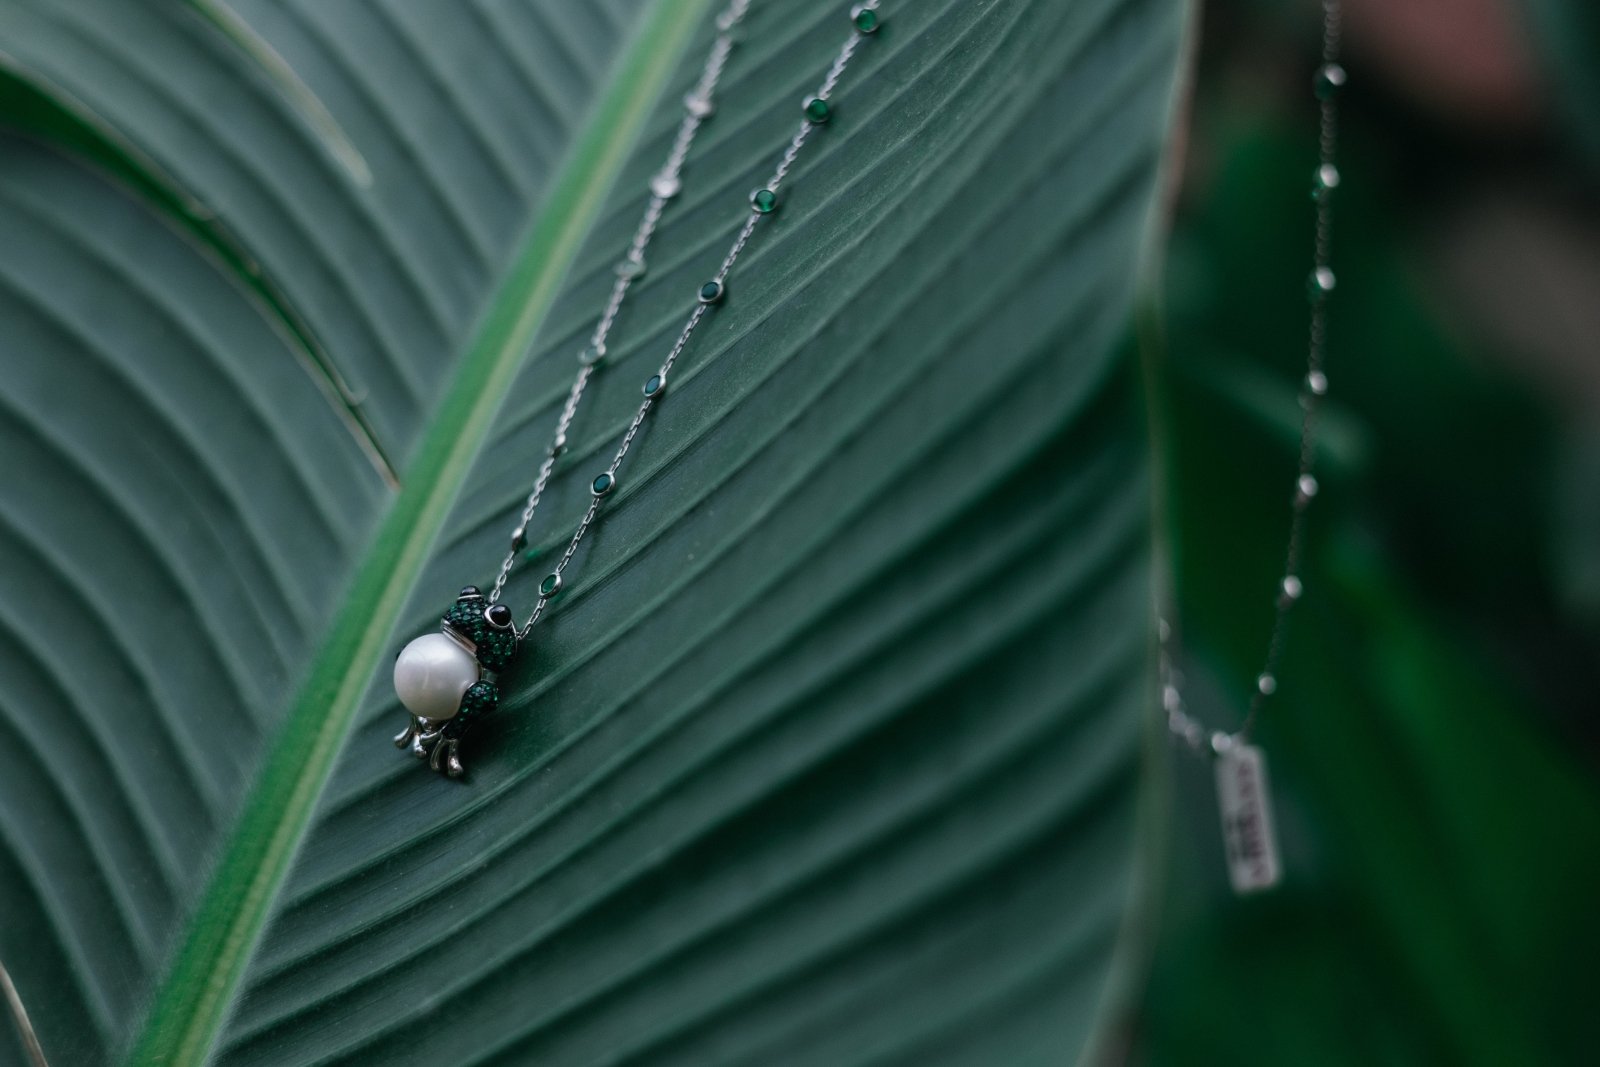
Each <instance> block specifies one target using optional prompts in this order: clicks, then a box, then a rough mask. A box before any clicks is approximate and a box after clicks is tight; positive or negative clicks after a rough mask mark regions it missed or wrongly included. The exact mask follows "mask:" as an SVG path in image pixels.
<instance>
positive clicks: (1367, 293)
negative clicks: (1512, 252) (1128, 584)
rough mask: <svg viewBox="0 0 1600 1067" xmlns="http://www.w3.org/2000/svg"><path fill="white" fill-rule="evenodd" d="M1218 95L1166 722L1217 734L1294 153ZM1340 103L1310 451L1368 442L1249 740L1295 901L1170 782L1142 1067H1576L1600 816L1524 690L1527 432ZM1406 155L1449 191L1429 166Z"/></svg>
mask: <svg viewBox="0 0 1600 1067" xmlns="http://www.w3.org/2000/svg"><path fill="white" fill-rule="evenodd" d="M1232 103H1233V104H1234V107H1233V108H1232V109H1223V110H1227V115H1228V117H1227V120H1226V121H1218V122H1217V123H1216V125H1214V126H1212V127H1211V128H1210V129H1209V130H1208V133H1209V134H1210V135H1211V136H1212V137H1213V140H1211V141H1209V142H1207V143H1206V144H1205V146H1204V148H1203V149H1202V151H1207V152H1209V153H1212V154H1213V158H1212V159H1211V160H1210V162H1211V164H1212V165H1211V169H1210V171H1209V174H1208V177H1209V178H1210V180H1211V181H1212V182H1214V183H1215V184H1214V185H1213V186H1209V187H1202V188H1200V189H1199V190H1197V191H1196V192H1195V194H1194V196H1195V204H1196V207H1195V210H1194V213H1193V214H1191V215H1190V216H1188V217H1187V218H1186V219H1185V220H1183V222H1182V223H1180V225H1179V227H1178V234H1177V236H1176V238H1175V241H1176V243H1177V247H1178V248H1179V250H1180V251H1179V254H1178V255H1177V256H1175V263H1177V264H1180V268H1179V269H1178V270H1177V271H1175V272H1174V275H1173V284H1174V285H1176V286H1180V287H1182V288H1186V289H1187V290H1188V291H1187V292H1180V293H1178V294H1176V295H1175V297H1174V299H1173V308H1174V313H1173V317H1172V321H1171V322H1169V324H1168V328H1167V335H1168V336H1169V337H1170V338H1172V339H1173V341H1172V348H1173V351H1172V354H1171V365H1170V367H1168V368H1167V378H1168V382H1167V384H1168V391H1167V392H1166V394H1165V403H1166V404H1167V405H1168V407H1169V408H1170V410H1171V411H1172V412H1173V413H1174V420H1173V421H1174V426H1175V433H1174V435H1173V438H1172V447H1171V459H1172V465H1173V470H1174V475H1175V476H1174V482H1173V491H1174V501H1175V511H1174V515H1173V519H1172V526H1173V529H1174V530H1175V531H1176V532H1177V533H1179V534H1181V541H1180V543H1179V545H1178V549H1179V560H1180V564H1181V567H1180V573H1179V590H1180V598H1181V609H1182V615H1183V618H1184V620H1185V622H1186V628H1185V633H1186V635H1187V637H1188V639H1189V641H1190V645H1191V650H1192V652H1193V657H1194V660H1195V662H1194V663H1192V664H1191V665H1190V673H1191V675H1193V676H1194V677H1195V678H1196V679H1197V680H1198V684H1197V685H1196V686H1195V690H1196V691H1195V694H1194V696H1193V697H1192V700H1191V702H1192V703H1193V704H1195V705H1196V707H1197V708H1198V709H1199V711H1200V713H1201V716H1202V718H1203V719H1204V720H1205V721H1207V722H1208V723H1210V724H1213V725H1215V726H1218V727H1223V728H1226V727H1228V726H1231V725H1232V724H1235V723H1237V722H1239V721H1240V719H1241V718H1242V708H1243V705H1244V700H1245V695H1246V694H1247V693H1248V691H1249V688H1250V686H1251V685H1252V684H1253V679H1254V677H1255V674H1256V672H1257V671H1258V670H1259V669H1260V658H1261V655H1262V653H1263V648H1264V642H1265V640H1266V635H1267V633H1268V627H1269V625H1270V621H1271V596H1270V594H1271V591H1272V589H1273V588H1274V585H1275V583H1276V582H1277V581H1278V579H1279V578H1280V577H1281V569H1282V565H1283V556H1282V552H1283V537H1284V533H1285V531H1286V530H1287V524H1288V518H1289V496H1290V492H1291V488H1292V481H1291V479H1292V476H1293V473H1294V462H1295V455H1294V442H1293V437H1292V435H1291V434H1286V433H1284V425H1285V424H1292V421H1293V419H1294V418H1295V400H1294V393H1295V388H1296V383H1297V382H1298V380H1299V377H1300V375H1301V374H1302V373H1303V368H1304V362H1303V361H1304V347H1303V346H1304V331H1305V321H1306V309H1305V302H1304V298H1303V296H1302V295H1301V288H1300V283H1301V279H1302V278H1303V277H1304V270H1305V257H1306V249H1308V248H1309V247H1310V232H1309V226H1310V216H1311V212H1310V202H1309V201H1308V199H1307V198H1306V196H1305V186H1306V182H1305V176H1306V174H1307V161H1308V160H1311V159H1314V158H1315V150H1314V145H1313V144H1312V143H1311V142H1310V140H1309V133H1305V134H1301V133H1297V132H1291V131H1296V130H1299V129H1300V127H1299V125H1297V119H1298V116H1294V115H1290V116H1287V117H1285V116H1282V115H1278V114H1275V113H1270V112H1265V111H1263V110H1261V109H1260V108H1259V107H1257V106H1254V105H1252V104H1246V103H1244V102H1242V101H1240V100H1234V101H1232ZM1352 104H1353V106H1354V109H1355V114H1356V118H1354V119H1350V116H1349V113H1347V115H1346V118H1347V119H1349V121H1347V123H1346V128H1347V130H1348V131H1350V132H1348V133H1347V134H1346V136H1345V138H1344V144H1345V146H1346V150H1345V162H1344V163H1342V164H1341V170H1342V172H1343V174H1344V176H1345V181H1344V182H1343V183H1342V185H1341V188H1340V191H1339V194H1338V197H1339V199H1338V201H1337V206H1338V216H1337V220H1336V225H1335V248H1336V250H1337V251H1336V255H1335V264H1336V267H1337V269H1338V272H1339V289H1338V294H1337V298H1336V299H1335V301H1334V304H1333V314H1332V318H1331V322H1330V337H1331V345H1332V348H1331V351H1330V355H1329V361H1328V374H1329V378H1330V381H1331V383H1332V387H1331V390H1330V394H1329V396H1330V401H1331V403H1332V413H1333V414H1334V415H1335V416H1336V418H1335V422H1334V424H1333V425H1334V428H1335V429H1336V430H1338V431H1340V435H1341V436H1349V437H1350V438H1351V439H1353V440H1357V441H1361V442H1364V444H1365V447H1363V448H1361V449H1359V450H1358V455H1359V457H1360V458H1359V461H1358V462H1355V463H1350V462H1343V461H1341V459H1340V457H1341V452H1340V448H1339V447H1338V446H1337V443H1336V442H1333V444H1334V445H1335V447H1333V448H1332V449H1330V450H1329V451H1328V452H1326V453H1324V456H1325V457H1327V458H1332V459H1334V460H1335V462H1334V463H1333V464H1331V465H1326V466H1324V467H1323V468H1322V470H1321V473H1322V474H1324V475H1326V477H1325V478H1324V492H1323V493H1322V494H1321V495H1320V496H1319V498H1318V504H1317V507H1316V509H1315V510H1314V511H1313V513H1312V514H1313V517H1312V521H1311V526H1310V555H1309V557H1308V561H1307V564H1306V566H1305V568H1304V569H1303V576H1304V579H1305V585H1306V589H1307V595H1306V600H1305V601H1304V603H1303V604H1302V605H1301V607H1300V608H1298V609H1297V611H1296V614H1295V617H1294V619H1293V623H1292V627H1291V631H1290V639H1289V645H1288V656H1287V659H1286V662H1285V663H1284V664H1283V667H1282V669H1281V670H1280V671H1279V682H1280V684H1279V690H1278V694H1277V696H1276V697H1275V698H1274V701H1273V703H1272V705H1271V706H1270V709H1269V713H1268V714H1267V716H1266V717H1265V719H1264V720H1263V722H1262V727H1261V735H1260V737H1261V741H1262V743H1263V745H1264V747H1265V748H1266V750H1267V752H1268V753H1269V754H1270V757H1271V760H1272V776H1273V777H1272V780H1273V785H1274V790H1275V794H1276V796H1277V799H1278V805H1279V816H1280V818H1279V821H1280V826H1281V831H1282V836H1283V844H1284V848H1285V851H1286V854H1287V860H1286V867H1287V870H1288V872H1289V873H1288V879H1287V881H1286V883H1285V885H1284V886H1283V887H1282V888H1281V890H1280V891H1278V892H1276V893H1274V894H1273V895H1271V896H1269V897H1266V898H1258V899H1253V900H1249V901H1236V900H1232V899H1230V898H1228V897H1227V896H1226V888H1225V880H1224V874H1223V871H1222V867H1221V860H1220V856H1221V842H1220V835H1219V834H1218V831H1217V829H1216V825H1215V822H1216V815H1215V801H1214V799H1213V797H1212V791H1211V785H1210V782H1209V780H1208V777H1209V775H1208V769H1207V768H1205V767H1203V766H1198V767H1188V766H1182V765H1180V786H1179V789H1178V791H1177V805H1176V806H1177V809H1178V810H1177V811H1176V812H1175V813H1174V814H1175V816H1176V817H1177V818H1179V819H1180V820H1182V821H1181V823H1180V827H1179V831H1178V833H1177V834H1176V835H1175V837H1176V839H1177V840H1178V841H1179V842H1180V847H1179V850H1178V858H1177V863H1176V867H1177V869H1176V870H1175V871H1174V873H1173V876H1172V878H1171V888H1170V890H1169V894H1168V895H1169V900H1168V902H1167V908H1168V911H1167V917H1166V919H1165V921H1164V923H1163V937H1164V939H1165V940H1164V941H1163V945H1162V951H1161V953H1160V955H1159V956H1158V959H1157V963H1156V967H1155V972H1154V977H1153V982H1152V988H1151V993H1150V997H1149V1000H1148V1003H1147V1005H1146V1010H1145V1014H1144V1016H1143V1018H1142V1021H1141V1035H1142V1039H1141V1045H1140V1049H1139V1056H1140V1057H1141V1058H1143V1059H1146V1060H1149V1061H1151V1062H1157V1063H1170V1062H1230V1063H1240V1064H1250V1063H1259V1064H1279V1063H1286V1062H1293V1063H1297V1064H1299V1063H1330V1064H1332V1063H1350V1062H1362V1063H1366V1062H1374V1063H1416V1062H1451V1063H1485V1064H1498V1063H1538V1062H1551V1061H1554V1060H1565V1061H1570V1062H1581V1060H1582V1058H1583V1056H1584V1055H1585V1054H1586V1050H1587V1043H1588V1039H1587V1034H1586V1031H1585V1029H1584V1022H1583V1021H1584V1020H1585V1019H1587V999H1586V997H1587V993H1586V982H1585V979H1584V978H1583V969H1584V968H1585V967H1587V966H1588V963H1587V961H1589V960H1591V959H1592V957H1593V954H1594V952H1595V950H1596V948H1597V947H1600V924H1596V923H1595V922H1594V921H1593V920H1592V918H1591V917H1590V916H1589V909H1588V907H1587V905H1586V904H1584V903H1583V901H1582V894H1583V893H1584V892H1585V891H1586V890H1587V887H1589V886H1592V885H1593V884H1594V883H1595V882H1596V880H1597V878H1600V790H1597V788H1596V786H1595V783H1594V781H1593V777H1592V769H1590V768H1588V767H1585V766H1584V765H1583V763H1582V762H1581V760H1582V758H1583V757H1582V755H1581V753H1579V752H1576V751H1574V750H1573V749H1572V747H1571V746H1570V745H1568V744H1566V743H1565V740H1564V738H1563V737H1562V736H1561V735H1560V734H1559V733H1558V732H1557V731H1558V729H1560V728H1562V727H1563V726H1564V720H1563V716H1562V715H1561V709H1560V706H1559V705H1555V706H1550V704H1549V700H1548V697H1547V694H1549V693H1552V692H1554V693H1560V692H1562V691H1563V689H1564V687H1565V686H1566V685H1569V684H1571V683H1572V682H1573V681H1574V677H1573V676H1574V674H1577V673H1581V671H1582V669H1583V668H1581V667H1580V668H1576V669H1575V665H1574V663H1573V662H1572V660H1571V658H1570V657H1568V658H1566V659H1565V666H1564V667H1563V668H1562V669H1561V671H1557V672H1550V673H1551V674H1557V675H1561V676H1560V677H1555V678H1552V677H1550V676H1549V675H1547V674H1546V673H1545V672H1541V671H1537V670H1533V669H1531V668H1530V665H1537V664H1539V663H1541V662H1543V661H1542V660H1541V659H1540V657H1541V656H1545V657H1548V658H1549V659H1550V660H1552V661H1558V662H1559V661H1562V660H1563V657H1562V656H1561V654H1560V650H1562V649H1564V648H1568V647H1570V642H1571V641H1572V637H1571V635H1570V634H1569V633H1568V632H1567V631H1566V630H1564V629H1563V628H1562V627H1561V625H1560V623H1559V621H1558V620H1559V613H1558V612H1556V611H1555V610H1554V608H1553V596H1552V591H1551V588H1550V584H1549V582H1548V580H1547V578H1546V574H1547V573H1548V572H1547V570H1546V560H1545V554H1546V553H1547V551H1548V547H1547V546H1548V533H1547V531H1546V529H1545V528H1544V521H1545V520H1544V516H1545V515H1547V513H1548V511H1547V508H1546V506H1545V501H1544V493H1545V483H1544V482H1543V481H1542V475H1543V473H1544V472H1546V471H1548V469H1549V457H1550V452H1551V449H1550V440H1549V439H1550V436H1551V433H1550V429H1549V416H1548V414H1547V413H1545V412H1543V411H1541V410H1540V409H1539V408H1537V407H1536V406H1535V405H1534V404H1533V402H1532V400H1531V398H1530V396H1529V394H1528V392H1527V390H1526V389H1524V388H1523V387H1521V386H1520V385H1519V384H1518V383H1516V382H1514V381H1510V380H1508V379H1507V377H1506V376H1505V375H1504V374H1502V373H1499V372H1496V371H1495V370H1493V369H1491V368H1490V367H1489V366H1487V365H1486V361H1483V360H1480V359H1479V358H1478V356H1479V351H1478V347H1477V346H1480V345H1482V344H1483V343H1484V342H1483V340H1482V339H1481V338H1475V337H1464V336H1462V335H1461V331H1460V330H1459V328H1458V327H1457V325H1456V323H1455V321H1454V319H1453V318H1452V317H1451V316H1450V315H1449V314H1448V311H1447V310H1445V311H1441V306H1440V304H1439V303H1438V298H1437V293H1436V291H1435V290H1434V289H1433V288H1432V287H1431V286H1430V276H1429V272H1428V271H1427V270H1426V265H1425V264H1424V263H1421V262H1419V261H1418V260H1417V257H1416V253H1415V251H1414V249H1415V248H1416V247H1417V243H1416V242H1415V241H1414V238H1415V236H1416V234H1417V233H1418V232H1419V231H1425V229H1426V227H1427V225H1428V223H1429V221H1430V218H1429V214H1428V213H1429V209H1430V206H1431V205H1432V204H1433V202H1434V199H1435V198H1436V196H1437V189H1436V188H1434V187H1431V186H1429V184H1428V183H1427V182H1426V181H1422V182H1420V183H1417V182H1416V181H1415V175H1414V173H1412V172H1411V171H1410V170H1409V169H1406V168H1401V167H1396V168H1394V170H1391V169H1390V160H1391V158H1392V153H1391V151H1390V150H1389V148H1388V142H1387V141H1385V140H1384V138H1385V136H1386V135H1388V136H1395V133H1394V131H1393V130H1387V129H1383V128H1381V126H1380V124H1381V122H1382V121H1383V119H1382V116H1379V115H1377V114H1376V113H1375V112H1374V111H1373V110H1370V109H1369V110H1366V111H1362V110H1360V109H1361V106H1362V102H1361V100H1360V98H1359V97H1353V98H1352ZM1202 113H1206V111H1205V109H1202ZM1305 129H1306V130H1307V131H1309V130H1310V129H1311V127H1310V126H1309V125H1307V126H1306V127H1305ZM1403 137H1404V138H1405V139H1408V141H1407V147H1406V148H1404V149H1400V150H1401V151H1410V152H1415V153H1417V154H1419V155H1424V156H1427V157H1428V158H1429V159H1431V160H1432V165H1433V166H1434V167H1437V168H1439V169H1440V170H1441V171H1448V169H1449V167H1450V162H1449V158H1448V156H1447V155H1446V154H1445V153H1444V152H1443V150H1441V149H1440V148H1439V146H1437V145H1428V146H1422V147H1418V146H1417V142H1418V141H1420V140H1421V137H1420V135H1418V134H1416V133H1415V131H1412V130H1410V129H1405V130H1404V131H1403ZM1402 172H1403V174H1402ZM1192 279H1204V282H1203V286H1193V285H1189V284H1187V283H1189V282H1190V280H1192ZM1219 353H1221V354H1223V355H1219ZM1234 380H1242V381H1246V382H1249V383H1251V385H1250V388H1249V389H1248V390H1241V389H1240V388H1238V387H1236V386H1234V385H1231V384H1229V383H1230V382H1231V381H1234ZM1267 382H1271V383H1276V388H1275V389H1273V388H1271V387H1269V386H1267V385H1265V384H1257V383H1267ZM1274 397H1275V398H1276V399H1275V400H1274ZM1274 403H1275V404H1276V408H1277V411H1276V414H1275V415H1274V414H1273V412H1272V405H1273V404H1274ZM1562 672H1564V674H1563V673H1562ZM1207 681H1209V683H1210V684H1209V685H1207V684H1205V683H1206V682H1207ZM1176 758H1177V757H1175V759H1176ZM1185 830H1188V831H1189V834H1187V835H1186V834H1185V833H1184V831H1185ZM1197 887H1199V888H1197Z"/></svg>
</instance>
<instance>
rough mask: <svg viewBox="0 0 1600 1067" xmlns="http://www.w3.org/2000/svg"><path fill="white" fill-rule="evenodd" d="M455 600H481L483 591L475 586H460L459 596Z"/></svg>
mask: <svg viewBox="0 0 1600 1067" xmlns="http://www.w3.org/2000/svg"><path fill="white" fill-rule="evenodd" d="M456 599H457V600H481V599H483V591H482V590H480V589H479V588H478V587H477V586H475V585H466V586H462V587H461V595H460V596H458V597H456Z"/></svg>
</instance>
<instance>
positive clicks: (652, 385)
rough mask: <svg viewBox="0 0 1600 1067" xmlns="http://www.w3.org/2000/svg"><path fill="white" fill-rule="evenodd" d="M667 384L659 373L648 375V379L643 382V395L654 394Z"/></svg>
mask: <svg viewBox="0 0 1600 1067" xmlns="http://www.w3.org/2000/svg"><path fill="white" fill-rule="evenodd" d="M666 384H667V382H666V379H664V378H662V377H661V375H659V374H652V375H650V380H649V381H647V382H645V383H644V395H645V396H655V395H656V394H657V393H659V392H661V389H662V387H663V386H665V385H666Z"/></svg>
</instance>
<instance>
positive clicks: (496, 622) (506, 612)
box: [483, 604, 511, 630]
mask: <svg viewBox="0 0 1600 1067" xmlns="http://www.w3.org/2000/svg"><path fill="white" fill-rule="evenodd" d="M483 617H484V618H486V619H488V620H489V625H490V626H493V627H494V628H495V629H496V630H509V629H510V628H511V609H510V608H508V607H506V606H505V605H504V604H496V605H495V606H494V607H492V608H490V609H489V610H488V611H486V612H484V613H483Z"/></svg>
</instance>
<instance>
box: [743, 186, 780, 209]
mask: <svg viewBox="0 0 1600 1067" xmlns="http://www.w3.org/2000/svg"><path fill="white" fill-rule="evenodd" d="M777 206H778V194H777V193H775V192H773V191H772V190H771V189H757V190H756V191H755V192H753V193H751V194H750V207H751V208H752V209H754V210H755V212H756V213H757V214H760V215H765V214H768V213H769V212H771V211H772V209H773V208H775V207H777Z"/></svg>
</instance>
